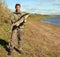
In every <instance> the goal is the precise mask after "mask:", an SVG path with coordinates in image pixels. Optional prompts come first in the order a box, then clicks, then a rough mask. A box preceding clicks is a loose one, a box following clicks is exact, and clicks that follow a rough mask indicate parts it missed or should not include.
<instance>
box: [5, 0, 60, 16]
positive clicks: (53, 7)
mask: <svg viewBox="0 0 60 57" xmlns="http://www.w3.org/2000/svg"><path fill="white" fill-rule="evenodd" d="M4 1H5V3H7V5H8V8H10V9H11V10H12V11H14V9H15V4H16V3H19V4H21V11H24V12H30V13H37V14H49V15H60V0H4Z"/></svg>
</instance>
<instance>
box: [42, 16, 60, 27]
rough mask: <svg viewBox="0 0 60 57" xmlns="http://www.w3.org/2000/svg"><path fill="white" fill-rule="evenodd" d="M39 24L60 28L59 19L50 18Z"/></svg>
mask: <svg viewBox="0 0 60 57" xmlns="http://www.w3.org/2000/svg"><path fill="white" fill-rule="evenodd" d="M41 22H45V23H50V24H53V25H56V26H60V17H59V16H58V17H52V18H46V19H43V20H41Z"/></svg>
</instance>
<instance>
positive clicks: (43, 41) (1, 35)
mask: <svg viewBox="0 0 60 57" xmlns="http://www.w3.org/2000/svg"><path fill="white" fill-rule="evenodd" d="M48 17H51V16H43V15H36V14H35V15H34V14H32V15H31V16H30V17H29V18H28V20H27V23H25V29H24V38H23V43H22V48H23V51H24V54H19V53H18V52H17V51H15V50H14V52H13V55H11V57H13V56H14V57H60V27H56V26H54V25H51V24H47V23H41V22H40V19H42V18H48ZM10 36H11V26H10V24H9V23H6V22H2V23H1V24H0V57H9V56H8V55H7V53H8V51H7V49H8V42H9V40H10ZM15 42H16V41H15Z"/></svg>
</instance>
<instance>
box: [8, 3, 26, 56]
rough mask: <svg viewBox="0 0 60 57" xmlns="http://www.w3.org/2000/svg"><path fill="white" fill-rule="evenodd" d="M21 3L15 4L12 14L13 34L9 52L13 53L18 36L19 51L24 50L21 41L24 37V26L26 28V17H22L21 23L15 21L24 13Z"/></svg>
mask: <svg viewBox="0 0 60 57" xmlns="http://www.w3.org/2000/svg"><path fill="white" fill-rule="evenodd" d="M20 8H21V5H20V4H16V5H15V9H16V10H15V12H13V13H12V14H11V23H12V34H11V40H10V43H9V46H10V51H9V54H10V55H11V54H12V51H13V49H14V47H15V46H14V41H15V39H16V36H18V50H19V52H22V48H21V43H22V39H23V28H24V26H23V25H24V23H25V21H26V20H25V18H24V17H23V18H22V22H21V23H20V24H18V23H15V22H16V21H17V20H18V19H19V18H20V17H21V15H22V13H21V11H20Z"/></svg>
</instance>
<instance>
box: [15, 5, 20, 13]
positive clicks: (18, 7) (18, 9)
mask: <svg viewBox="0 0 60 57" xmlns="http://www.w3.org/2000/svg"><path fill="white" fill-rule="evenodd" d="M20 8H21V5H20V4H16V5H15V9H16V12H19V11H20Z"/></svg>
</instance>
